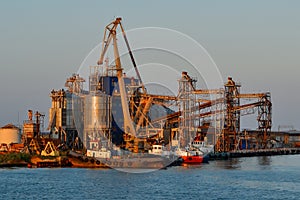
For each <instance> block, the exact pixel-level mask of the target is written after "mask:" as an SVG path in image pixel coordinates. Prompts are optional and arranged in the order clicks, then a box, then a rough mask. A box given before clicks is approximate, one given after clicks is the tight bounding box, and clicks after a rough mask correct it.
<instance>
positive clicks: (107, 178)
mask: <svg viewBox="0 0 300 200" xmlns="http://www.w3.org/2000/svg"><path fill="white" fill-rule="evenodd" d="M0 175H1V179H0V183H1V188H0V199H82V200H83V199H300V155H289V156H274V157H253V158H239V159H231V160H226V161H211V162H210V163H209V164H202V165H199V166H189V167H172V168H168V169H166V170H158V171H154V172H150V173H125V172H120V171H117V170H113V169H76V168H52V169H50V168H46V169H45V168H44V169H42V168H39V169H27V168H12V169H8V168H2V169H0Z"/></svg>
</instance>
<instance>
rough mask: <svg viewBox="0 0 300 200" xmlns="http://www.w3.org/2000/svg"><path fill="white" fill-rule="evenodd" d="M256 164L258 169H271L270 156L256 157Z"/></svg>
mask: <svg viewBox="0 0 300 200" xmlns="http://www.w3.org/2000/svg"><path fill="white" fill-rule="evenodd" d="M257 164H258V166H259V167H260V169H271V164H272V158H271V157H270V156H261V157H257Z"/></svg>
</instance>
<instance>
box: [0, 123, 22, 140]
mask: <svg viewBox="0 0 300 200" xmlns="http://www.w3.org/2000/svg"><path fill="white" fill-rule="evenodd" d="M20 140H21V135H20V129H19V128H18V127H16V126H14V125H12V124H7V125H6V126H3V127H1V128H0V144H3V143H4V144H10V143H20Z"/></svg>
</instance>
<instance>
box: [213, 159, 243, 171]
mask: <svg viewBox="0 0 300 200" xmlns="http://www.w3.org/2000/svg"><path fill="white" fill-rule="evenodd" d="M241 163H242V161H241V159H240V158H232V159H229V160H215V161H212V162H210V165H214V167H215V168H219V169H241Z"/></svg>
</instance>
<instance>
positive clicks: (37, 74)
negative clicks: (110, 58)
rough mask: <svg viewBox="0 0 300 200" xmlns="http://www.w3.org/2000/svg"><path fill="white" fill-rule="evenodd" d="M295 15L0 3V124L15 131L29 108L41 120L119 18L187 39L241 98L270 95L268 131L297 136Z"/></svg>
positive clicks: (230, 4)
mask: <svg viewBox="0 0 300 200" xmlns="http://www.w3.org/2000/svg"><path fill="white" fill-rule="evenodd" d="M299 8H300V1H296V0H295V1H288V0H287V1H276V0H264V1H261V0H253V1H238V0H236V1H230V0H228V1H174V0H173V1H171V0H169V1H129V2H125V1H83V0H82V1H78V0H69V1H68V0H65V1H37V0H36V1H30V0H28V1H14V0H12V1H8V0H7V1H1V2H0V32H1V35H0V56H1V57H0V69H1V71H0V92H1V96H0V99H1V100H0V102H1V103H0V125H1V126H3V125H5V124H7V123H14V124H17V123H18V115H19V121H20V122H22V121H23V120H25V119H26V118H27V115H26V114H27V110H28V109H33V110H39V111H40V112H45V113H46V115H47V114H48V109H49V108H50V105H51V101H50V98H49V93H50V91H51V90H52V89H53V88H54V89H60V88H62V87H63V86H64V82H65V79H66V78H67V77H69V76H70V75H71V74H72V73H74V72H77V70H78V68H79V66H80V64H81V63H82V61H83V59H84V58H85V56H86V55H87V54H88V53H89V52H90V50H91V49H93V48H94V47H95V46H96V45H97V44H99V43H100V42H101V40H102V36H103V30H104V26H105V25H106V24H108V23H109V22H111V21H112V20H113V19H114V17H116V16H121V17H122V18H123V25H124V26H125V28H126V29H133V28H140V27H149V26H151V27H153V26H154V27H163V28H169V29H174V30H176V31H179V32H182V33H185V34H187V35H189V36H190V37H192V38H194V39H195V40H196V41H198V42H199V43H200V44H201V45H202V46H203V47H204V48H205V49H206V50H207V51H208V53H209V54H210V55H211V57H212V58H213V60H214V61H215V62H216V64H217V66H218V67H219V70H220V72H221V74H222V77H223V79H224V80H226V77H227V76H232V77H233V79H235V80H237V81H239V82H241V84H242V86H243V87H242V91H243V92H245V93H246V92H263V91H270V92H271V95H272V102H273V130H277V128H278V125H294V127H295V128H297V129H300V123H299V121H300V118H299V114H300V106H299V103H300V92H299V91H300V89H299V88H300V78H299V76H300V12H299ZM251 118H252V119H254V120H255V118H256V116H251ZM245 124H247V123H245ZM254 125H255V124H254ZM45 126H47V123H46V124H45ZM244 128H255V126H252V127H244Z"/></svg>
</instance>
